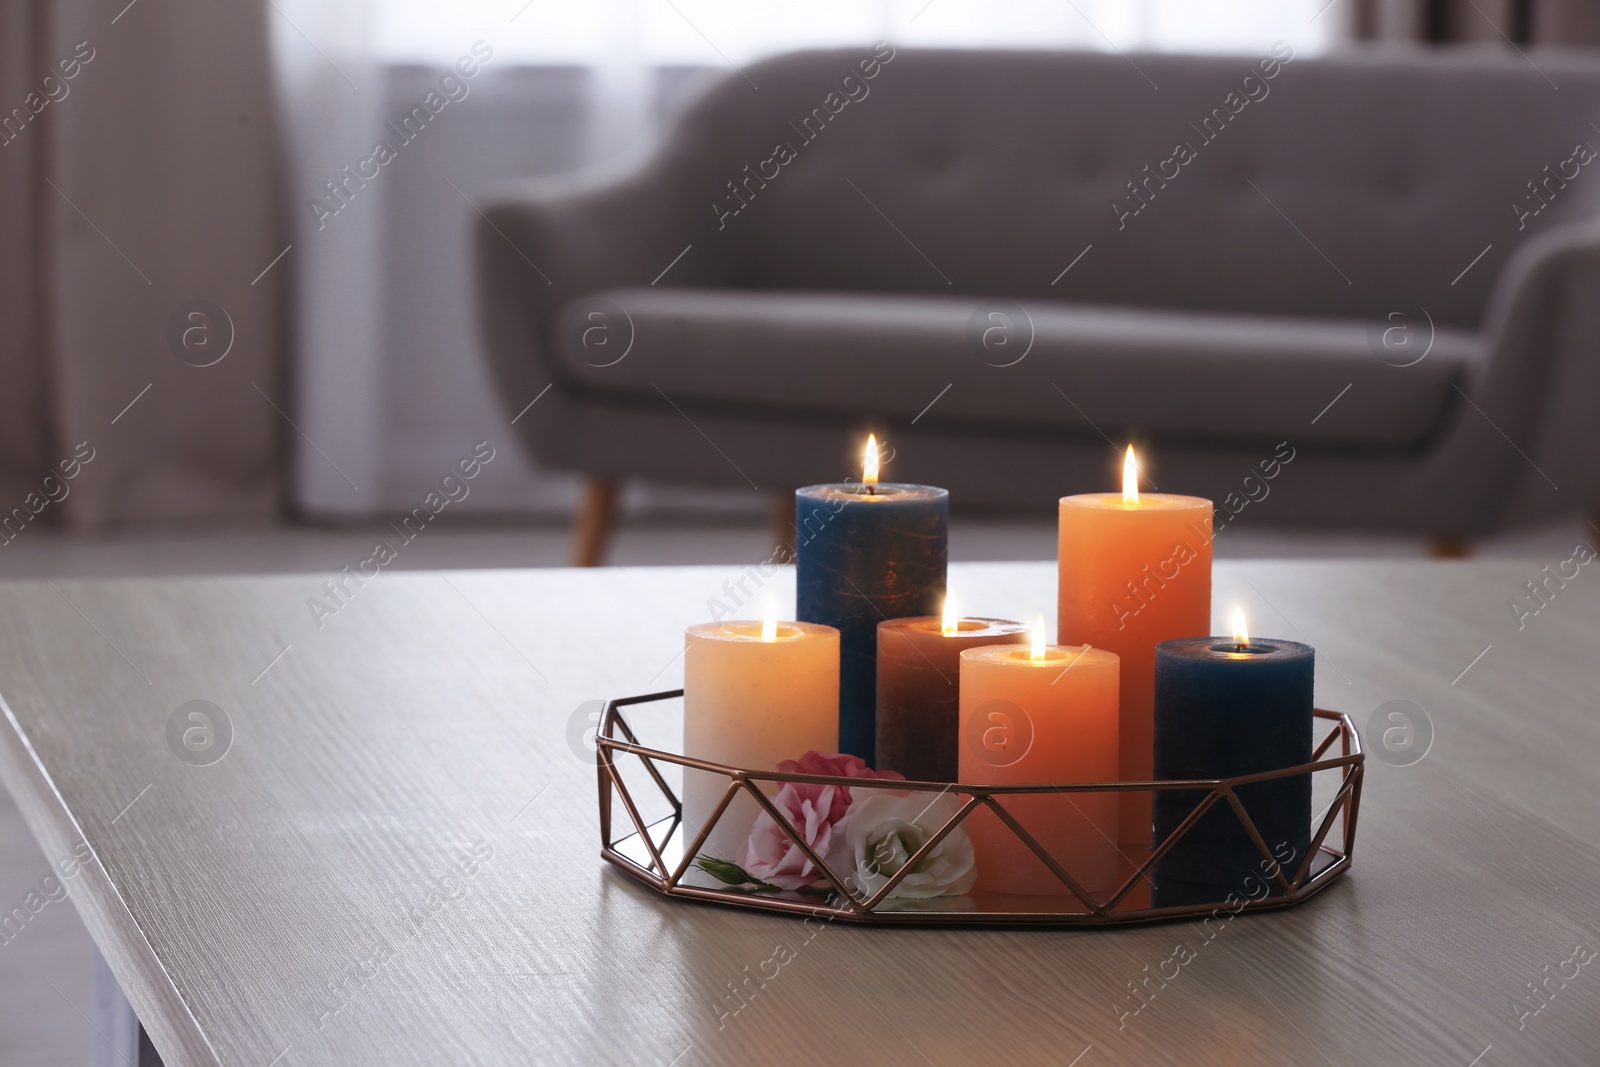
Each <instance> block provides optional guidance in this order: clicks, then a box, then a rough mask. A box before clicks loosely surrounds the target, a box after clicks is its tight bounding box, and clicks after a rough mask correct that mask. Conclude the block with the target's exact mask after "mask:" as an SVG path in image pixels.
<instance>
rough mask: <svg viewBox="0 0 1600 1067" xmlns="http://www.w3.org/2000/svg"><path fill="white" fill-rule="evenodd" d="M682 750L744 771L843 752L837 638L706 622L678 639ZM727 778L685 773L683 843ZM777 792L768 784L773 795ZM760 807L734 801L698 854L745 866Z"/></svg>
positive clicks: (820, 630)
mask: <svg viewBox="0 0 1600 1067" xmlns="http://www.w3.org/2000/svg"><path fill="white" fill-rule="evenodd" d="M684 640H685V642H686V648H685V650H684V657H683V752H684V755H686V756H693V757H695V758H697V759H703V760H709V761H711V762H713V763H720V764H725V765H727V766H730V767H739V768H743V769H746V770H765V771H770V770H774V769H776V768H777V766H778V763H779V761H780V760H786V759H799V758H800V757H801V756H803V755H805V753H807V752H809V751H811V750H813V749H815V750H816V751H818V752H824V753H833V752H837V751H838V750H839V631H838V630H836V629H834V628H833V627H832V626H821V625H818V624H814V623H804V622H778V621H777V620H776V612H773V613H772V617H769V618H768V619H767V620H765V621H764V622H744V621H733V620H730V621H727V622H708V623H701V624H700V625H698V626H691V627H689V629H688V631H687V633H686V634H685V635H684ZM727 787H728V779H727V778H726V777H723V776H721V775H712V774H710V773H707V772H705V771H695V770H691V769H689V768H685V769H684V772H683V822H684V828H683V834H684V837H683V840H684V843H685V844H688V843H689V842H691V841H693V840H694V837H695V835H696V834H698V833H699V832H700V828H701V827H702V826H703V825H704V824H705V821H706V819H707V817H709V816H710V814H711V812H712V811H713V810H714V809H715V808H716V806H717V802H718V801H719V800H721V799H722V794H723V792H724V791H725V790H726V789H727ZM776 791H777V787H776V786H773V785H771V784H770V783H768V784H767V785H766V787H765V792H766V793H767V794H768V795H769V796H770V795H772V794H773V793H775V792H776ZM759 811H760V806H759V805H758V804H757V803H756V802H755V800H754V799H753V798H752V797H750V796H748V795H742V796H736V797H734V799H733V802H732V804H731V805H730V806H729V809H728V811H727V812H726V813H724V814H723V816H722V818H721V819H720V820H718V823H717V826H718V829H717V831H716V833H715V834H714V835H713V836H712V837H711V838H710V839H708V841H707V845H706V847H704V848H702V849H701V853H702V854H710V855H712V856H715V857H717V858H719V859H727V860H731V861H733V862H734V863H743V862H744V845H745V841H746V840H747V838H748V837H749V834H750V826H751V823H752V822H754V821H755V817H756V814H757V813H758V812H759Z"/></svg>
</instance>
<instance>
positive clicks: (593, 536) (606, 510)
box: [572, 478, 617, 567]
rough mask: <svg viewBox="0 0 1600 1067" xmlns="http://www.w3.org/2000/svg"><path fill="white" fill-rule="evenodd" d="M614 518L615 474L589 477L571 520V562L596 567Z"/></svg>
mask: <svg viewBox="0 0 1600 1067" xmlns="http://www.w3.org/2000/svg"><path fill="white" fill-rule="evenodd" d="M616 519H617V482H616V479H614V478H590V479H589V480H588V481H587V482H585V483H584V486H583V498H582V499H581V500H580V501H579V502H578V514H577V515H576V516H575V517H574V519H573V523H572V565H573V566H574V567H598V566H600V564H601V563H602V562H604V560H605V557H606V549H607V547H609V545H610V544H611V534H612V531H613V529H614V527H615V526H616Z"/></svg>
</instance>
